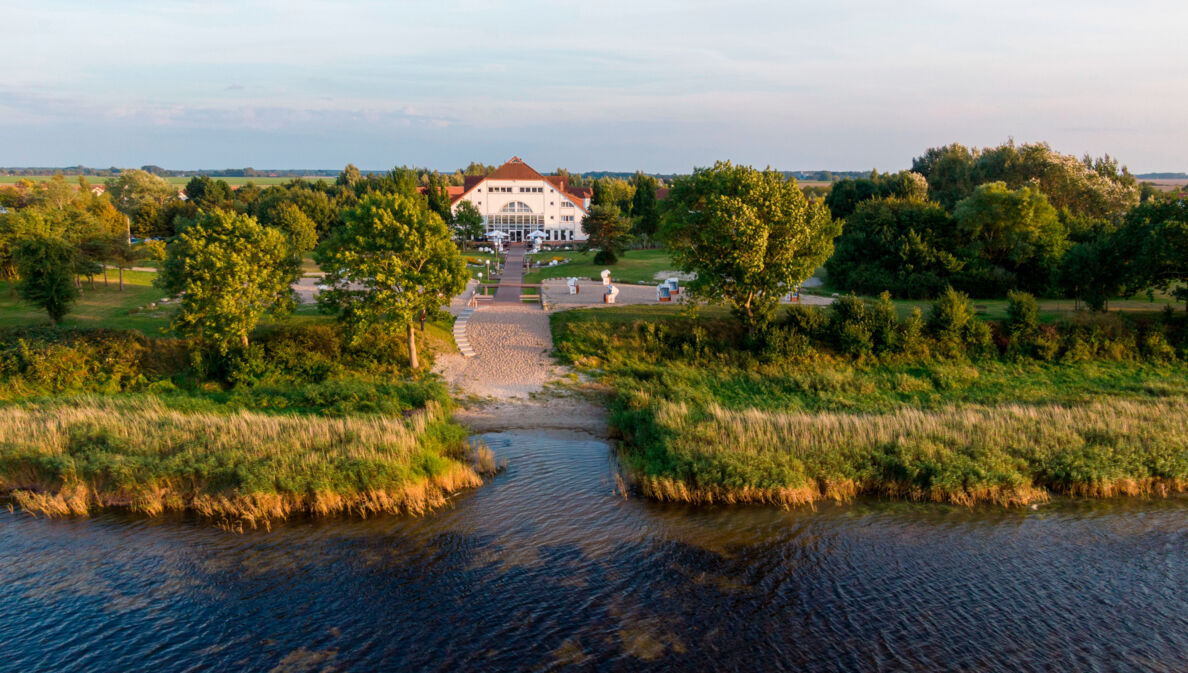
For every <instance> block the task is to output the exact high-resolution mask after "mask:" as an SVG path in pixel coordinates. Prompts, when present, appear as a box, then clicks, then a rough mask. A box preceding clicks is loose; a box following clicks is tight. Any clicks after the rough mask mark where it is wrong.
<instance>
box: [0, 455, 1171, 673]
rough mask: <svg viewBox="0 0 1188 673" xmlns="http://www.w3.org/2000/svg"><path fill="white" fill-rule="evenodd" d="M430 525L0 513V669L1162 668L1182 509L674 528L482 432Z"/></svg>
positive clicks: (710, 523) (714, 522)
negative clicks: (452, 496)
mask: <svg viewBox="0 0 1188 673" xmlns="http://www.w3.org/2000/svg"><path fill="white" fill-rule="evenodd" d="M484 439H485V440H486V441H487V443H488V444H489V445H490V446H491V447H492V448H493V449H494V450H495V452H496V454H497V455H498V456H500V457H501V458H504V457H506V458H507V459H508V460H509V469H508V470H507V471H506V472H505V473H503V474H501V475H500V476H499V477H497V478H496V479H495V480H494V481H493V483H491V484H489V485H488V486H487V487H485V488H483V489H480V490H477V491H474V492H471V493H467V494H465V495H463V496H461V497H459V498H458V500H457V501H456V502H455V504H454V506H453V507H451V508H448V509H446V510H443V511H441V512H438V513H436V514H434V515H431V516H427V517H423V518H418V519H411V518H392V517H383V518H378V519H371V520H362V521H360V520H332V521H297V522H290V523H288V524H286V525H282V526H279V527H275V528H274V529H273V531H272V532H270V533H265V532H249V533H246V534H243V535H233V534H229V533H225V532H223V531H220V530H217V529H214V528H211V527H209V526H207V525H204V524H202V523H200V522H195V521H191V520H188V519H185V518H182V517H174V518H168V517H166V518H158V519H143V518H137V517H130V516H125V515H121V514H107V515H103V516H100V517H96V518H93V519H70V520H54V521H48V520H44V519H34V518H31V517H29V516H27V515H23V514H20V513H17V514H11V513H8V512H7V511H4V512H2V513H0V671H8V670H12V671H87V672H92V671H137V670H154V671H174V670H257V671H270V670H278V671H324V670H325V671H345V670H358V671H369V670H377V669H380V668H382V669H391V670H443V671H447V670H448V671H455V670H560V669H569V668H579V669H580V668H585V669H589V670H599V671H604V670H644V669H646V670H674V671H678V670H765V669H766V670H810V671H813V670H819V671H848V670H1037V671H1039V670H1111V671H1114V670H1118V671H1126V670H1134V671H1150V670H1183V668H1184V661H1185V660H1186V659H1185V655H1186V654H1188V593H1186V592H1185V589H1188V561H1186V559H1188V554H1186V552H1188V535H1186V532H1185V531H1188V503H1186V502H1184V501H1182V500H1169V501H1156V502H1150V501H1146V502H1142V501H1113V502H1101V501H1090V502H1062V503H1057V504H1053V505H1048V506H1045V507H1042V508H1040V509H1039V510H1038V511H1003V510H998V509H979V510H976V511H969V510H965V509H960V508H953V507H939V506H931V505H913V504H903V503H874V502H866V503H859V504H855V505H848V506H835V505H828V506H824V507H822V508H820V509H818V510H817V511H815V512H814V511H808V510H804V511H781V510H776V509H771V508H763V507H743V508H723V507H709V508H690V507H684V506H675V505H660V504H656V503H651V502H646V501H642V500H639V499H635V498H632V499H623V498H622V497H621V496H617V495H615V493H614V478H613V472H612V466H611V456H610V450H609V448H608V446H607V445H606V444H605V443H604V442H602V441H599V440H595V439H592V438H590V437H589V436H585V435H580V434H566V433H529V432H518V433H515V434H507V433H504V434H500V433H495V434H490V435H485V436H484Z"/></svg>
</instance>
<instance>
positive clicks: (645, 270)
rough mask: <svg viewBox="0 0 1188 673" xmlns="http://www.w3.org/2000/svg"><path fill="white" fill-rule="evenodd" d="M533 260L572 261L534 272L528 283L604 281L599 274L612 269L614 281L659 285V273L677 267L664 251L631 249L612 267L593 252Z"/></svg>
mask: <svg viewBox="0 0 1188 673" xmlns="http://www.w3.org/2000/svg"><path fill="white" fill-rule="evenodd" d="M534 257H535V258H536V259H538V260H541V259H543V260H548V259H551V258H553V257H561V258H564V259H568V260H571V261H569V262H567V263H565V264H560V265H558V266H555V267H545V268H539V269H534V270H532V271H530V272H529V273H527V274H525V275H524V282H525V283H539V282H541V281H542V280H544V279H545V278H569V277H571V276H576V277H578V278H589V279H591V280H601V277H600V276H599V274H600V273H602V270H603V269H610V272H611V279H612V280H614V281H617V282H620V283H645V284H648V285H655V284H656V283H657V282H659V281H657V280H656V278H655V276H656V274H657V273H659V272H661V271H671V270H673V269H674V268H675V267H673V264H672V259H671V258H670V257H669V255H668V251H667V250H664V249H653V250H628V251H627V252H626V253H624V255H623V256H622V257H620V258H619V261H618V262H616V263H615V264H613V265H611V266H603V265H597V264H594V253H592V252H577V251H570V252H566V251H561V252H542V253H540V254H538V255H534Z"/></svg>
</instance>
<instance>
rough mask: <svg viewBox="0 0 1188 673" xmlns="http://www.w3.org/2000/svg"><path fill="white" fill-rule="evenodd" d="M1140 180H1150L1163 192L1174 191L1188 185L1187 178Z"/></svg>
mask: <svg viewBox="0 0 1188 673" xmlns="http://www.w3.org/2000/svg"><path fill="white" fill-rule="evenodd" d="M1142 182H1150V183H1151V184H1153V185H1155V187H1156V188H1157V189H1159V190H1161V191H1164V192H1174V191H1176V190H1179V189H1183V188H1184V187H1185V186H1188V180H1184V179H1172V180H1143V181H1142Z"/></svg>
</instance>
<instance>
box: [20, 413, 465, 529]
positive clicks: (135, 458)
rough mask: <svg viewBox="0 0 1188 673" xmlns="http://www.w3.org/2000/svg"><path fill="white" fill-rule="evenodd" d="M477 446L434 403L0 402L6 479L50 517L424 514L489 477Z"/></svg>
mask: <svg viewBox="0 0 1188 673" xmlns="http://www.w3.org/2000/svg"><path fill="white" fill-rule="evenodd" d="M467 453H468V448H467V442H466V433H465V431H464V430H463V429H462V428H461V427H459V426H457V425H454V424H452V423H450V422H449V420H448V414H447V413H446V411H445V408H444V407H443V406H442V405H439V404H436V403H431V404H430V405H428V406H427V407H425V408H422V409H420V410H417V411H415V412H413V413H411V414H410V415H409V416H407V417H405V418H402V417H399V416H397V417H391V416H387V417H381V416H351V417H345V418H327V417H323V416H317V415H308V416H302V415H266V414H261V413H253V412H244V411H240V412H234V413H210V412H206V413H187V412H183V411H178V410H175V409H171V408H170V407H169V406H168V405H167V404H164V403H162V402H161V400H159V399H157V398H155V397H152V396H147V397H131V398H129V397H98V396H83V397H77V398H71V399H67V400H48V401H40V402H32V403H23V404H18V405H14V406H9V407H6V408H3V409H0V491H6V492H11V493H12V494H13V497H14V499H15V500H16V502H17V503H19V504H20V506H21V507H23V508H25V509H26V510H29V511H32V512H37V513H43V514H49V515H68V514H86V513H88V512H90V511H91V510H92V509H95V508H102V507H112V506H118V507H126V508H129V509H131V510H132V511H135V512H141V513H145V514H150V515H152V514H159V513H161V512H164V511H167V510H191V511H195V512H198V513H200V514H202V515H204V516H207V517H210V518H212V519H215V520H217V521H223V522H232V523H236V524H239V523H242V524H247V525H252V526H254V525H258V524H267V523H268V522H269V521H273V520H278V519H284V518H286V517H289V516H292V515H294V514H314V515H330V514H340V513H344V514H357V515H368V514H376V513H400V512H413V513H420V512H424V511H426V510H428V509H430V508H433V507H436V506H438V505H440V504H442V503H443V502H444V501H445V497H446V496H447V495H448V494H449V493H451V492H453V491H456V490H458V489H461V488H467V487H472V486H477V485H479V484H481V479H480V478H479V476H478V475H477V474H476V473H475V472H474V470H473V469H471V468H470V467H469V466H468V465H467V464H466V460H467Z"/></svg>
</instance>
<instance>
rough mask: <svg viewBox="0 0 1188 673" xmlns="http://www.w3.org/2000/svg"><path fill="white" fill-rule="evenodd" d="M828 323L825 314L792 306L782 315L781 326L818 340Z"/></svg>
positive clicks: (807, 308) (803, 307)
mask: <svg viewBox="0 0 1188 673" xmlns="http://www.w3.org/2000/svg"><path fill="white" fill-rule="evenodd" d="M828 323H829V319H828V318H827V317H826V315H825V312H824V311H821V310H820V309H816V308H813V307H811V306H802V305H800V304H794V305H792V306H790V307H788V311H787V313H785V314H784V320H783V324H784V325H786V326H787V327H788V328H790V329H792V330H793V331H796V332H799V333H800V334H803V335H805V336H807V337H810V338H814V339H816V338H820V337H821V336H822V335H823V334H824V332H825V329H826V327H827V325H828Z"/></svg>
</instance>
